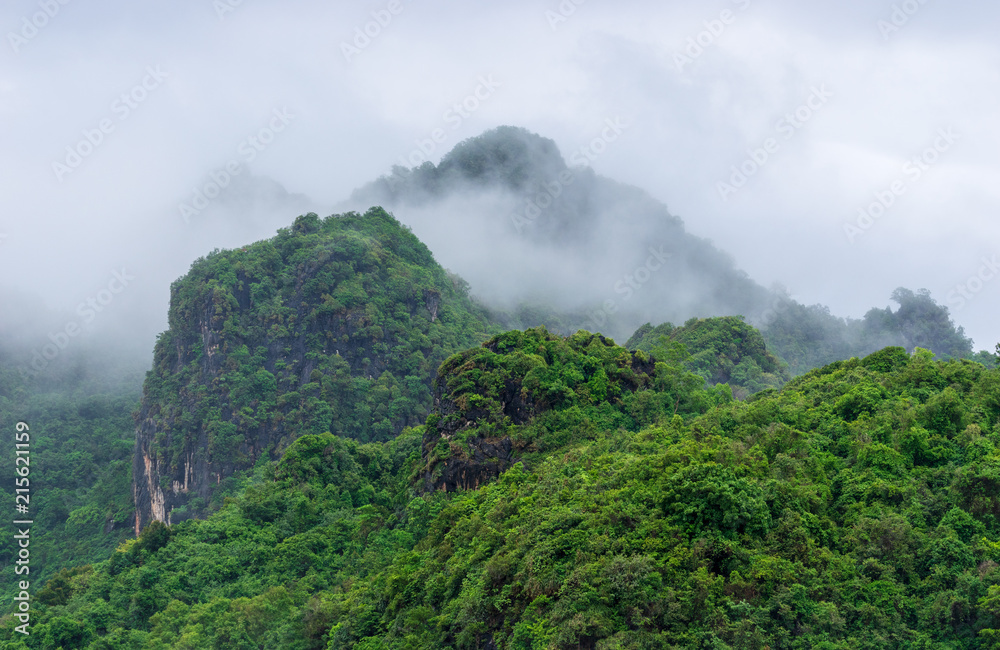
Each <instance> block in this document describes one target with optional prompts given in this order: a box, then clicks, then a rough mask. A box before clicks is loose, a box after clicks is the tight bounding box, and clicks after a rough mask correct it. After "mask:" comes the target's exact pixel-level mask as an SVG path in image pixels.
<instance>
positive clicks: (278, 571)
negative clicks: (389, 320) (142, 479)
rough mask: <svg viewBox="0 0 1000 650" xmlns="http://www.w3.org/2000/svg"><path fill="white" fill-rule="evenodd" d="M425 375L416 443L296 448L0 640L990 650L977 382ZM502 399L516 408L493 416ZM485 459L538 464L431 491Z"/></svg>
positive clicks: (966, 377)
mask: <svg viewBox="0 0 1000 650" xmlns="http://www.w3.org/2000/svg"><path fill="white" fill-rule="evenodd" d="M440 377H441V379H440V380H439V381H438V382H437V383H436V389H435V390H436V392H435V403H437V404H441V405H445V408H443V409H441V408H436V409H435V410H434V411H433V412H432V413H431V415H430V416H429V417H428V420H427V423H426V424H425V425H422V426H419V427H416V428H413V429H405V430H404V431H403V433H402V434H401V435H400V436H399V437H397V438H396V439H394V440H391V441H389V442H385V443H376V442H372V443H366V444H360V443H358V442H356V441H352V440H350V439H346V438H341V437H336V436H332V435H330V434H325V433H324V434H319V435H315V434H308V435H304V436H302V437H300V438H298V439H297V440H295V441H294V442H292V443H291V445H290V446H289V447H288V448H287V450H286V452H285V454H284V456H283V457H282V458H281V459H280V461H278V462H277V463H276V464H270V465H269V466H268V467H265V466H260V467H259V468H258V477H257V479H256V480H255V482H254V484H253V485H252V486H251V487H250V488H249V489H248V490H246V492H245V493H243V494H241V495H238V496H236V497H234V498H233V499H231V500H229V501H228V502H227V504H225V505H224V506H223V507H222V509H221V510H220V511H219V512H217V513H215V514H213V515H212V516H210V517H209V518H208V519H206V520H188V521H184V522H181V523H179V524H176V525H174V526H170V527H167V526H164V525H162V524H160V523H158V522H157V523H154V524H152V525H151V526H149V527H148V528H147V529H146V530H144V531H143V533H142V535H141V536H140V537H139V538H138V539H137V540H133V541H130V542H128V543H126V544H123V545H122V546H121V547H120V548H119V549H118V550H117V551H116V552H115V553H114V554H113V555H112V557H111V558H110V559H109V560H108V561H106V562H101V563H98V564H95V565H92V566H90V567H82V568H80V569H78V570H75V571H67V572H65V573H64V574H63V575H61V576H59V577H58V578H57V579H56V580H54V581H52V582H51V583H49V585H47V586H46V588H45V589H44V590H43V591H42V592H40V593H39V595H38V604H36V607H37V612H36V623H35V624H34V627H33V634H32V636H30V637H28V638H26V639H23V638H20V637H17V636H16V635H14V633H13V632H12V627H13V625H14V621H12V620H11V619H7V620H6V621H5V622H4V623H3V627H2V628H0V629H2V631H0V635H3V638H4V639H10V641H8V643H9V646H8V647H11V648H25V647H27V648H42V647H59V646H62V647H65V648H136V649H139V648H142V649H143V650H145V649H155V648H220V649H222V648H259V647H263V648H278V647H281V648H290V649H296V648H302V649H305V648H329V649H340V648H365V649H367V648H484V649H485V648H503V649H507V648H511V649H513V648H550V647H553V648H554V647H582V648H593V649H594V650H597V649H603V648H627V649H633V648H634V649H636V650H638V649H640V648H641V649H646V648H688V647H716V648H746V647H765V646H769V647H772V648H816V647H823V648H833V649H844V650H847V649H849V648H851V649H853V648H861V647H864V648H895V647H940V646H942V645H943V646H946V647H953V648H977V647H992V645H991V644H992V643H993V642H994V640H996V639H997V638H998V635H1000V632H998V630H1000V605H998V603H1000V551H998V549H1000V524H998V521H1000V520H998V519H997V517H996V514H997V513H998V512H1000V506H998V504H1000V488H998V483H997V481H996V475H997V472H998V471H1000V470H998V468H1000V372H998V371H996V370H989V369H987V368H985V367H984V366H982V365H981V364H977V363H973V362H969V361H964V360H952V361H947V362H941V361H935V360H934V359H933V357H932V355H931V353H929V352H927V351H925V350H917V351H916V352H915V353H914V354H913V355H910V354H907V353H906V351H905V350H903V349H901V348H887V349H885V350H882V351H880V352H878V353H876V354H873V355H870V356H869V357H866V358H864V359H857V358H854V359H850V360H847V361H841V362H837V363H834V364H831V365H829V366H826V367H824V368H821V369H817V370H814V371H812V372H809V373H807V374H806V375H804V376H801V377H798V378H795V379H793V380H791V381H790V382H788V383H787V384H786V385H785V386H784V387H783V388H782V389H781V390H780V391H778V392H764V393H761V394H759V395H756V396H754V397H752V398H750V399H748V400H746V401H742V402H741V401H736V400H732V398H731V397H730V396H729V394H728V391H727V390H726V387H725V386H724V385H720V386H717V387H714V388H708V387H706V385H705V382H704V380H703V379H702V378H700V377H698V376H697V375H693V374H692V373H689V372H687V371H686V370H685V369H684V368H683V367H682V366H681V365H678V364H677V363H671V362H667V361H660V360H657V359H656V358H655V357H645V353H643V352H641V351H640V352H630V351H628V350H626V349H624V348H621V347H619V346H615V345H613V344H611V343H610V342H609V341H608V340H607V339H604V338H602V337H600V336H595V335H592V334H589V333H586V332H580V333H578V334H576V335H574V336H573V337H569V338H568V339H562V338H560V337H553V336H552V335H551V334H549V333H547V332H545V331H544V330H542V329H536V330H530V331H526V332H508V333H505V334H502V335H499V336H496V337H494V338H492V339H490V340H489V341H487V343H486V344H485V345H483V346H478V347H477V348H475V349H472V350H468V351H466V352H463V353H462V354H460V355H456V356H453V357H451V358H449V359H448V360H447V361H446V362H445V363H444V364H443V365H442V367H441V372H440ZM509 380H512V381H513V382H514V384H517V385H519V387H520V388H519V390H517V391H516V393H517V395H519V396H521V401H520V402H518V403H511V404H508V405H507V406H505V402H504V401H503V400H497V397H498V396H503V394H504V393H505V391H507V389H508V386H511V385H512V384H510V383H509ZM443 398H447V400H445V399H443ZM446 401H450V402H452V403H453V404H454V405H456V406H458V409H457V410H456V409H453V408H452V406H448V405H446ZM459 402H462V403H461V404H460V403H459ZM543 402H544V403H545V405H544V406H539V405H541V404H542V403H543ZM532 404H534V405H535V406H533V407H530V408H529V407H527V405H532ZM522 407H524V408H522ZM505 410H506V415H504V417H500V416H501V415H503V414H504V413H505ZM474 411H476V412H477V414H474V413H473V412H474ZM517 413H520V415H518V416H517V417H514V415H516V414H517ZM512 414H514V415H512ZM456 415H457V417H454V416H456ZM449 418H451V420H450V421H451V422H452V423H453V424H457V425H458V426H457V427H450V426H449V425H447V422H448V421H449ZM595 420H596V421H595ZM442 423H445V424H444V426H442ZM442 432H445V433H446V434H447V435H450V436H451V437H450V438H448V439H444V438H442V437H441V433H442ZM463 433H464V434H465V435H464V436H463V435H462V434H463ZM484 434H489V435H492V436H493V437H498V436H497V435H496V434H503V435H508V436H509V437H510V438H511V440H521V441H527V442H528V444H529V445H531V446H532V450H531V452H530V453H526V454H525V456H524V457H523V458H521V459H519V460H518V461H517V462H515V463H514V464H512V465H511V466H510V467H509V468H508V469H506V471H503V472H500V473H499V475H498V477H496V478H491V479H489V480H486V481H481V482H479V484H478V487H477V488H476V489H464V490H463V489H458V490H451V489H449V490H439V489H431V490H429V491H428V490H427V487H428V486H427V481H426V478H427V474H426V472H427V469H428V466H429V461H431V460H432V459H431V454H432V453H434V452H436V451H444V450H447V451H448V452H456V451H460V450H458V449H452V447H451V445H452V444H453V443H454V444H456V445H458V446H459V447H461V446H463V445H468V443H469V442H470V441H471V440H472V438H473V437H479V438H486V437H489V436H488V435H484ZM435 438H437V439H439V440H444V441H445V444H444V446H443V447H442V448H441V449H438V448H437V447H438V446H437V445H435V446H434V448H431V447H430V446H429V445H428V441H429V440H433V439H435ZM466 448H467V449H468V448H469V447H467V446H466ZM525 448H526V449H527V447H525ZM431 471H432V475H433V468H432V470H431ZM431 487H432V488H433V487H434V486H433V485H432V486H431Z"/></svg>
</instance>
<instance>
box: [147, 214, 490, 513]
mask: <svg viewBox="0 0 1000 650" xmlns="http://www.w3.org/2000/svg"><path fill="white" fill-rule="evenodd" d="M490 327H491V326H490V325H489V324H488V321H487V318H486V316H485V314H484V313H483V312H482V311H481V310H480V309H479V308H477V307H476V306H475V305H474V304H473V303H472V302H471V300H470V299H469V298H468V296H467V295H466V293H465V289H464V283H463V282H461V280H459V279H457V278H453V277H451V276H449V275H448V274H447V272H445V271H444V270H443V269H442V268H441V267H440V266H438V265H437V263H436V262H435V261H434V259H433V257H432V256H431V254H430V252H429V251H428V250H427V248H426V247H425V246H424V245H423V244H421V243H420V242H419V241H418V240H417V239H416V237H414V236H413V235H412V234H411V233H410V232H409V231H408V230H407V229H405V228H403V227H402V226H401V225H400V224H399V223H398V222H397V221H396V220H395V219H393V218H392V217H391V216H390V215H388V214H387V213H385V212H384V211H383V210H381V209H377V208H373V209H372V210H370V211H368V212H367V213H366V214H365V215H363V216H362V215H357V214H355V213H350V214H347V215H340V216H334V217H329V218H327V219H323V220H321V219H319V218H318V217H317V216H316V215H306V216H303V217H299V218H298V219H296V221H295V224H294V225H293V226H292V227H291V228H288V229H282V230H281V231H279V233H278V236H277V237H275V238H273V239H271V240H267V241H262V242H257V243H255V244H253V245H250V246H247V247H244V248H242V249H239V250H233V251H215V252H213V253H212V254H210V255H208V256H207V257H206V258H203V259H200V260H198V261H196V262H195V263H194V264H193V265H192V268H191V271H190V272H189V273H188V274H187V275H186V276H185V277H184V278H182V279H180V280H178V281H177V282H175V283H174V284H173V286H172V287H171V306H170V328H169V329H168V330H167V331H166V332H164V333H163V334H161V335H160V337H159V339H158V340H157V344H156V349H155V353H154V363H153V369H152V371H151V372H150V373H149V374H148V375H147V378H146V382H145V386H144V391H143V399H142V403H141V406H140V410H139V413H138V415H137V417H136V446H135V456H134V460H133V491H134V495H135V501H136V521H135V527H136V531H137V532H138V531H140V530H141V529H142V528H143V527H144V526H145V525H146V524H148V523H149V522H150V521H152V520H154V519H156V520H160V521H165V522H176V521H179V520H181V519H185V518H189V517H193V516H201V515H202V514H204V513H205V512H206V511H207V510H208V509H210V506H211V502H212V499H213V498H214V497H215V496H216V494H217V492H218V490H219V488H220V486H224V485H225V484H226V482H227V479H230V477H233V476H234V474H237V473H239V472H241V471H243V470H246V469H248V468H251V467H252V466H253V465H254V464H255V463H256V462H257V461H258V460H259V459H260V458H261V457H266V458H275V457H277V456H279V455H280V454H281V453H282V451H283V450H284V449H285V448H286V447H287V446H288V444H289V443H290V442H291V441H292V440H294V439H295V438H297V437H298V436H300V435H303V434H306V433H322V432H325V431H330V432H333V433H335V434H337V435H343V436H349V437H353V438H356V439H359V440H362V441H370V440H386V439H389V438H391V437H393V436H395V435H396V434H398V433H399V431H401V430H402V429H403V427H405V426H413V425H416V424H420V423H422V422H423V421H424V418H425V417H426V415H427V413H428V412H429V411H430V408H431V405H432V398H431V382H432V379H433V376H434V371H435V370H436V368H437V367H438V365H439V364H440V363H441V361H443V360H444V359H445V358H446V357H447V356H448V355H449V354H452V353H453V352H455V351H456V350H461V349H465V348H468V347H469V346H472V345H476V344H478V343H479V342H481V341H482V340H484V339H485V338H486V337H487V335H488V329H489V328H490Z"/></svg>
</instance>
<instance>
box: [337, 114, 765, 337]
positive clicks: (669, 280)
mask: <svg viewBox="0 0 1000 650" xmlns="http://www.w3.org/2000/svg"><path fill="white" fill-rule="evenodd" d="M369 205H381V206H383V207H385V208H386V209H387V210H390V211H392V212H393V214H394V215H395V216H396V218H398V219H399V220H400V221H402V222H403V223H406V224H407V225H409V226H410V227H412V228H413V231H414V232H415V233H416V234H417V235H418V236H419V237H420V238H421V240H423V241H424V242H426V243H427V244H428V246H430V247H431V249H432V250H434V251H435V255H436V256H437V257H438V259H439V260H440V261H441V263H442V264H443V265H444V266H446V267H447V268H449V269H451V270H452V271H455V272H456V273H458V274H459V275H461V276H462V277H463V278H465V279H466V280H468V281H469V283H470V286H471V287H472V292H473V294H474V295H476V296H477V297H478V298H479V299H480V300H482V301H483V302H484V303H485V304H486V305H487V306H489V307H490V308H491V309H493V310H496V311H500V312H510V311H517V310H518V309H521V308H522V307H523V306H524V305H526V304H527V305H529V306H531V307H535V306H540V307H542V309H543V310H545V309H549V310H552V311H556V312H558V313H559V314H560V315H561V321H562V323H561V325H562V329H560V330H559V331H561V332H563V333H567V334H568V333H572V332H575V331H576V330H577V329H587V330H589V331H595V332H602V333H604V334H606V335H608V336H611V337H612V338H614V339H616V340H625V339H627V338H628V337H629V335H630V334H631V333H632V332H634V331H635V329H636V328H638V327H639V326H640V325H641V324H642V323H645V322H656V323H660V322H664V321H673V322H683V321H685V320H687V319H689V318H691V317H693V316H698V317H707V316H728V315H733V314H744V315H746V316H748V317H752V316H754V315H756V314H759V313H761V312H762V311H763V310H764V309H766V307H767V305H768V300H769V298H770V293H769V292H768V291H767V290H766V289H764V288H763V287H761V286H760V285H758V284H756V283H755V282H754V281H753V280H751V279H750V278H749V277H748V276H747V275H746V273H744V272H743V271H741V270H739V269H738V268H736V266H735V264H734V263H733V261H732V259H731V258H730V257H729V256H728V255H727V254H725V253H723V252H722V251H720V250H719V249H717V248H716V247H715V246H714V245H712V243H711V242H709V241H707V240H704V239H701V238H698V237H695V236H693V235H691V234H690V233H688V232H687V231H686V230H685V228H684V223H683V221H682V220H681V219H680V218H678V217H677V216H675V215H673V214H671V213H670V211H669V210H668V209H667V207H666V206H665V205H663V204H662V203H660V202H659V201H657V200H656V199H654V198H652V197H651V196H650V195H649V194H648V193H646V192H645V191H643V190H640V189H638V188H635V187H630V186H628V185H623V184H620V183H617V182H615V181H612V180H610V179H608V178H604V177H602V176H599V175H598V174H596V173H594V171H593V170H592V169H590V168H589V167H585V166H580V165H574V166H570V165H568V164H567V163H566V161H565V160H564V159H563V157H562V155H561V154H560V152H559V149H558V147H557V146H556V144H555V143H554V142H553V141H552V140H549V139H547V138H543V137H541V136H539V135H536V134H534V133H530V132H529V131H527V130H525V129H522V128H518V127H510V126H504V127H498V128H496V129H493V130H491V131H487V132H486V133H484V134H482V135H480V136H477V137H475V138H470V139H469V140H466V141H464V142H462V143H460V144H458V145H456V146H455V148H454V149H452V150H451V151H450V152H449V153H447V154H446V155H445V156H444V157H443V158H442V159H441V162H440V163H439V164H437V165H434V164H433V163H430V162H427V163H424V164H423V165H421V166H419V167H416V168H413V169H405V168H402V167H396V168H394V169H393V172H392V173H391V174H390V175H387V176H383V177H382V178H380V179H378V180H376V181H374V182H372V183H370V184H368V185H366V186H364V187H362V188H359V189H358V190H356V191H355V192H354V194H353V195H352V196H351V198H350V200H348V201H347V202H345V203H344V204H343V206H342V207H346V208H350V209H359V208H360V209H363V207H367V206H369ZM456 233H461V237H460V239H458V238H456ZM539 324H545V325H548V326H550V327H552V326H553V323H551V322H546V323H540V322H534V323H530V322H525V323H523V325H524V326H534V325H539Z"/></svg>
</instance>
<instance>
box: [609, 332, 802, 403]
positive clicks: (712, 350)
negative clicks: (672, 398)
mask: <svg viewBox="0 0 1000 650" xmlns="http://www.w3.org/2000/svg"><path fill="white" fill-rule="evenodd" d="M625 347H626V348H628V349H630V350H642V351H644V352H647V353H650V354H654V355H655V356H657V357H659V358H662V359H667V358H677V359H680V360H682V361H683V364H684V367H685V368H687V369H688V370H690V371H691V372H694V373H696V374H698V375H699V376H701V377H703V378H704V379H705V380H706V381H708V382H709V383H711V384H728V385H729V386H730V387H731V388H732V390H733V394H734V395H735V396H737V397H740V398H742V397H746V396H747V395H748V394H752V393H756V392H759V391H762V390H765V389H768V388H781V386H782V385H783V384H784V383H785V382H786V381H788V379H789V374H788V368H787V367H786V366H785V364H784V363H783V362H782V361H781V360H780V359H778V358H777V357H775V356H774V355H773V354H771V353H770V352H769V351H768V350H767V346H766V344H765V343H764V338H763V337H762V336H761V334H760V332H758V331H757V330H756V329H754V328H753V327H750V326H749V325H747V324H746V322H744V320H743V318H741V317H739V316H727V317H724V318H702V319H699V318H692V319H691V320H689V321H688V322H686V323H684V326H683V327H674V326H673V325H672V324H670V323H664V324H662V325H658V326H656V327H653V326H652V325H650V324H649V323H646V324H645V325H643V326H642V327H640V328H639V329H638V330H636V332H635V334H633V335H632V338H630V339H629V340H628V341H627V342H626V343H625Z"/></svg>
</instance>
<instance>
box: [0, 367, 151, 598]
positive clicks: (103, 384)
mask: <svg viewBox="0 0 1000 650" xmlns="http://www.w3.org/2000/svg"><path fill="white" fill-rule="evenodd" d="M73 354H74V351H70V352H68V353H67V356H69V355H73ZM73 361H74V362H78V363H80V364H82V367H81V366H80V365H76V364H75V363H70V364H66V365H67V367H66V368H64V369H61V370H50V371H48V372H46V373H45V374H44V375H43V376H40V377H38V378H34V379H32V378H25V377H22V376H21V375H20V374H19V373H17V371H16V370H15V365H14V364H13V363H11V357H10V356H9V354H8V353H7V352H6V351H5V350H0V424H2V426H3V436H2V444H0V450H2V453H0V474H2V476H4V477H5V478H4V480H3V481H2V482H0V499H2V500H3V503H4V504H5V507H7V508H9V510H8V512H10V513H11V514H13V508H14V494H15V493H14V489H15V486H14V477H15V466H14V462H15V461H14V459H15V458H16V455H15V453H14V449H15V448H14V431H15V425H16V423H17V422H22V421H23V422H26V423H27V424H28V426H29V427H30V431H29V432H28V433H29V434H30V436H31V438H30V441H29V444H30V445H31V446H30V447H29V449H30V451H31V466H30V468H31V474H30V475H29V477H28V478H29V479H30V485H29V489H30V490H31V492H30V503H29V504H28V507H29V512H28V514H29V515H30V518H31V519H33V520H34V521H35V526H34V527H33V529H32V539H31V560H32V574H31V576H30V580H31V582H32V583H33V584H34V585H36V586H41V585H42V583H43V582H44V581H45V580H47V579H48V578H50V577H51V576H52V575H53V574H54V573H55V572H56V571H57V570H59V569H60V568H63V567H69V566H74V565H77V564H82V563H86V562H98V561H100V560H106V559H107V557H108V555H109V554H110V553H111V552H112V551H113V550H114V548H115V546H117V544H119V543H120V542H122V541H124V540H125V539H127V538H128V537H129V536H130V535H131V532H132V529H131V526H132V521H133V513H134V508H133V505H132V498H131V485H130V483H131V474H130V467H131V457H132V448H133V446H134V444H135V429H134V425H133V422H132V412H133V411H134V410H135V407H136V405H137V404H138V403H139V395H140V393H139V386H140V379H141V376H142V375H141V372H139V371H137V370H135V369H133V368H130V367H129V364H122V363H117V364H115V365H114V366H113V368H102V370H107V371H108V372H107V374H105V373H104V372H101V373H95V372H93V371H94V370H95V368H97V367H101V365H102V364H100V363H94V362H93V360H92V359H87V358H84V355H82V354H78V355H75V357H74V359H73ZM118 361H120V360H118ZM113 375H117V376H116V377H115V378H114V379H113V380H109V379H108V377H109V376H113ZM6 528H7V530H10V525H9V524H8V526H7V527H6ZM17 551H18V547H17V546H16V541H15V540H14V539H13V538H12V535H4V536H3V537H2V538H0V563H2V564H3V566H4V571H3V574H2V577H0V609H2V610H3V611H6V610H7V609H8V608H9V606H10V604H11V602H12V601H11V599H12V598H13V596H14V595H15V594H16V592H17V590H16V589H15V586H16V584H17V580H18V579H19V578H18V576H16V575H15V574H14V571H13V563H14V560H15V559H16V558H17ZM20 579H24V576H21V578H20Z"/></svg>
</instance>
